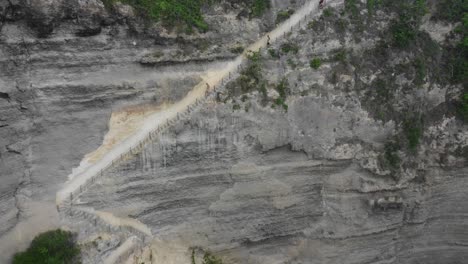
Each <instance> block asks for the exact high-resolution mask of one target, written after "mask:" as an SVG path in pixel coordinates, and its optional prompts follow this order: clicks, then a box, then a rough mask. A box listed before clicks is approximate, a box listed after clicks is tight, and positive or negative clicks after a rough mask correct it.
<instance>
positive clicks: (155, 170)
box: [0, 1, 468, 264]
mask: <svg viewBox="0 0 468 264" xmlns="http://www.w3.org/2000/svg"><path fill="white" fill-rule="evenodd" d="M13 2H14V1H12V3H13ZM238 2H239V1H229V4H227V3H222V4H220V5H216V6H214V7H213V8H210V9H207V10H205V13H206V14H207V17H206V21H208V22H209V24H210V25H212V31H209V32H207V33H205V34H195V35H193V36H187V35H184V34H180V35H176V34H174V33H173V32H170V31H166V30H163V29H161V28H160V27H159V25H154V26H152V27H144V26H142V25H141V24H139V23H138V21H135V18H134V15H135V14H134V12H133V10H132V9H131V8H129V7H128V6H125V5H121V4H117V5H115V6H114V10H113V12H114V13H112V14H110V13H109V12H108V10H106V9H105V8H104V7H103V5H102V4H101V3H100V2H99V1H65V2H58V1H28V2H21V4H18V3H13V5H17V6H19V7H21V8H20V9H18V10H19V11H18V12H16V13H15V14H17V15H15V16H13V15H11V14H13V13H12V11H8V12H6V13H5V12H4V14H9V15H8V16H5V15H3V20H2V21H3V22H4V23H2V25H3V28H2V29H1V30H2V31H1V32H2V35H1V42H0V58H1V59H0V113H1V115H0V158H1V161H0V164H1V165H0V168H2V169H1V170H0V172H1V175H0V176H1V177H0V181H1V183H2V184H1V185H0V186H1V187H0V193H1V194H2V195H0V213H1V214H0V256H1V257H3V258H5V259H6V258H7V257H8V256H9V255H11V253H12V252H14V251H16V250H17V248H21V246H24V245H25V244H26V242H27V241H28V240H29V239H30V238H31V237H32V236H33V235H34V234H36V233H37V232H39V231H41V228H44V229H46V228H52V227H55V226H57V225H59V221H60V219H59V216H58V215H57V212H56V210H55V201H54V199H55V193H56V191H57V190H59V189H60V187H61V186H60V185H61V184H62V183H63V182H65V181H66V180H67V179H66V175H69V174H70V172H71V170H72V168H74V167H77V166H78V164H79V163H80V161H83V162H87V161H89V159H91V158H90V156H92V157H94V155H95V156H98V157H99V150H98V151H97V154H96V153H93V155H88V156H87V157H86V158H85V159H84V160H82V158H83V156H84V155H85V154H87V153H90V152H91V151H93V150H95V149H96V148H97V147H98V146H99V145H100V143H101V142H102V141H103V139H104V134H105V133H106V131H107V130H108V129H109V128H112V127H114V126H119V125H120V126H122V124H121V123H119V122H120V121H121V119H120V118H122V120H124V119H125V118H127V119H130V120H131V116H132V115H133V114H135V115H138V116H140V114H141V116H145V113H146V112H145V111H147V110H148V112H151V111H157V108H154V107H160V106H162V105H164V103H168V102H169V103H170V102H176V101H178V100H180V98H182V97H183V96H184V95H185V94H186V93H187V92H188V91H189V90H190V89H191V88H192V87H193V85H194V84H196V83H198V82H199V80H200V78H199V76H200V75H202V73H204V72H206V71H208V72H210V70H211V69H217V70H218V69H221V68H222V67H223V66H224V65H225V64H224V63H225V61H227V60H229V59H230V58H232V57H234V56H236V52H235V51H236V50H238V48H239V47H246V46H247V44H248V43H249V42H251V41H252V40H255V39H257V38H258V36H259V35H260V33H261V32H263V31H264V30H266V29H269V28H272V27H273V24H274V22H275V18H276V12H277V11H279V10H284V9H287V8H293V9H299V7H300V5H301V4H303V2H304V1H295V3H291V2H290V1H272V10H270V12H269V13H268V14H266V15H265V17H264V18H263V20H258V19H253V20H249V19H248V18H247V17H248V16H247V15H246V14H245V12H244V14H245V16H244V15H243V14H241V13H242V12H241V11H239V10H238V7H239V6H241V5H242V3H238ZM13 5H8V6H7V8H9V9H8V10H11V8H12V6H13ZM33 6H34V10H32V7H33ZM3 8H4V9H3V10H6V9H5V7H3ZM348 8H349V7H348ZM351 8H352V7H351ZM358 8H359V9H358V10H360V13H356V12H353V9H351V10H348V9H346V10H344V9H341V8H339V9H338V10H327V11H326V12H327V13H326V15H325V16H323V17H321V18H319V19H316V20H314V21H313V22H311V23H307V25H304V24H302V27H301V28H300V29H299V28H298V29H294V30H293V33H292V34H284V36H283V38H282V40H281V41H280V42H279V43H273V44H271V45H270V46H269V47H268V49H267V50H265V49H264V50H262V52H261V53H260V55H261V56H260V57H261V59H260V60H261V62H260V63H261V73H260V74H259V76H260V78H259V79H260V80H259V83H261V84H264V86H262V87H258V89H257V88H255V89H253V90H249V91H241V89H240V85H239V86H237V84H238V82H232V83H230V84H228V85H227V89H232V90H222V91H219V93H218V94H217V95H216V97H215V98H216V100H215V101H210V102H209V103H208V104H206V105H204V106H203V107H201V109H198V110H197V111H196V112H194V113H192V115H191V116H189V117H188V116H185V115H184V116H183V117H182V118H181V120H179V121H178V122H173V123H171V126H170V128H169V129H168V130H165V133H164V134H162V135H160V136H159V137H158V138H152V139H151V142H150V143H149V144H146V145H144V146H142V147H141V148H139V149H142V150H141V152H140V153H138V154H135V155H133V154H132V155H129V156H126V157H125V159H124V161H123V162H122V163H120V164H116V165H115V166H112V167H111V168H110V169H108V170H105V171H104V172H103V175H102V177H99V178H96V180H95V181H94V183H93V184H92V185H91V186H89V187H88V188H87V189H85V190H83V191H82V194H81V195H80V196H79V197H73V198H74V199H73V205H72V204H67V207H68V208H69V209H70V210H67V211H62V212H61V214H62V215H61V217H62V219H61V220H62V221H63V222H61V224H64V225H67V226H68V227H70V228H72V229H74V230H75V231H77V232H78V233H79V240H80V243H81V244H82V245H83V247H82V248H83V260H84V262H85V263H101V262H104V261H106V260H109V261H110V260H112V261H115V260H116V259H117V260H119V261H125V260H127V259H130V260H135V259H139V260H143V259H144V260H145V261H147V262H148V263H151V259H152V260H153V261H163V263H171V262H172V263H178V264H180V263H190V254H191V252H192V249H195V251H197V250H201V251H205V250H208V251H210V252H213V253H214V254H216V255H218V256H221V257H222V258H223V259H224V260H225V262H226V263H270V262H274V263H418V262H424V263H428V264H431V263H434V264H435V263H446V262H447V263H461V261H463V260H464V259H465V258H466V246H467V241H466V239H467V236H466V232H465V231H464V230H466V223H467V222H468V221H467V219H466V217H465V215H466V212H467V210H468V208H466V206H465V204H466V202H465V201H466V199H467V198H468V197H467V195H466V192H465V191H464V190H466V187H467V186H466V185H467V184H468V183H467V181H466V179H465V178H466V177H464V176H465V175H466V173H467V170H466V167H467V166H466V164H467V157H466V149H467V146H468V135H467V133H466V125H464V124H463V123H462V122H461V121H460V120H459V119H457V117H456V114H455V113H454V111H453V110H452V107H453V103H452V102H453V100H455V98H456V96H458V94H459V92H460V87H459V86H458V85H453V84H451V83H449V82H447V81H446V80H444V76H443V75H440V74H435V73H436V72H437V71H436V69H437V67H438V66H437V65H444V56H443V54H439V53H438V52H437V49H431V47H432V46H431V45H433V44H434V45H439V46H438V47H439V48H440V49H442V48H443V46H440V45H444V41H443V40H442V39H441V38H444V37H445V36H448V34H445V33H444V34H442V35H440V36H439V35H437V34H435V33H434V32H429V33H430V34H427V33H425V32H424V31H422V32H419V33H418V39H417V41H416V43H417V45H419V46H417V47H412V48H411V49H410V50H409V51H402V50H399V49H396V48H393V47H392V46H391V45H390V44H389V39H390V37H389V36H388V34H387V33H388V28H389V22H390V21H392V19H393V18H394V17H395V14H394V13H392V12H393V11H391V10H384V11H382V10H377V11H375V12H377V15H374V16H372V14H371V13H370V11H369V10H367V9H366V8H364V6H363V5H361V4H359V6H358ZM15 10H16V9H15ZM0 11H1V10H0ZM239 12H241V13H239ZM0 13H1V12H0ZM22 13H24V14H28V15H27V16H28V18H27V19H37V21H39V22H38V23H37V25H39V28H36V29H35V31H34V32H30V31H29V28H28V27H25V26H24V24H23V22H25V20H21V14H22ZM357 15H361V16H357ZM5 17H8V19H4V18H5ZM425 21H429V20H427V19H426V20H425ZM5 22H6V23H5ZM447 27H448V28H450V27H449V26H447ZM421 29H422V30H425V27H421ZM37 33H39V35H40V36H41V37H43V38H40V39H38V38H36V36H37V35H36V34H37ZM434 36H436V39H435V40H436V42H434V41H433V39H432V38H433V37H434ZM418 47H421V48H418ZM428 51H431V52H433V55H428V53H421V52H428ZM416 55H417V56H423V55H424V56H426V55H427V56H428V58H430V59H428V60H427V62H426V63H427V64H426V68H425V71H426V72H427V74H426V75H425V76H421V72H420V71H419V72H418V70H417V69H416V68H415V66H414V65H419V64H418V63H417V62H416V61H415V59H416V58H417V56H416ZM312 59H319V61H320V62H321V65H319V67H318V68H317V69H315V68H313V67H311V60H312ZM436 76H440V78H439V77H437V78H436ZM283 80H284V82H283ZM281 87H282V88H281ZM263 89H264V90H263ZM145 109H146V110H145ZM109 120H110V121H109ZM421 120H423V121H421ZM409 122H415V124H416V125H411V124H409ZM123 124H125V123H123ZM130 124H132V123H130ZM419 128H420V129H421V135H420V138H419V142H418V145H417V147H416V148H414V149H411V148H410V142H409V139H408V138H409V136H408V134H407V133H408V131H410V132H411V131H413V132H414V131H419ZM109 134H112V133H109ZM112 139H113V138H112V137H111V135H110V136H109V137H107V136H106V138H105V139H104V143H105V144H107V143H109V144H111V143H112ZM105 144H103V145H105ZM104 147H105V146H104ZM104 149H105V148H104ZM38 211H41V212H38ZM44 212H45V213H44ZM44 215H46V216H47V217H44ZM49 216H50V217H49ZM130 227H133V228H130ZM135 227H137V228H135ZM19 231H21V232H19ZM135 237H136V238H135ZM11 241H18V243H19V245H18V244H14V243H11ZM21 242H23V244H21ZM13 244H14V245H13ZM132 252H133V253H132ZM132 254H133V255H132ZM2 261H4V259H1V258H0V262H2ZM140 263H141V262H140Z"/></svg>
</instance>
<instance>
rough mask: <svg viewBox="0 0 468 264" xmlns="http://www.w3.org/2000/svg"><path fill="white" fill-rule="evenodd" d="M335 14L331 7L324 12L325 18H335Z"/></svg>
mask: <svg viewBox="0 0 468 264" xmlns="http://www.w3.org/2000/svg"><path fill="white" fill-rule="evenodd" d="M333 13H334V12H333V9H332V8H330V7H328V8H326V9H325V10H323V16H324V17H331V16H333Z"/></svg>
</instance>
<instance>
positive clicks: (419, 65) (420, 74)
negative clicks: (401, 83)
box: [414, 58, 426, 85]
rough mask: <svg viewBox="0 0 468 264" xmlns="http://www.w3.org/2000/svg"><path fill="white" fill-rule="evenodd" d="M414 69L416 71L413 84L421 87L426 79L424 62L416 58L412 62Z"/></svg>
mask: <svg viewBox="0 0 468 264" xmlns="http://www.w3.org/2000/svg"><path fill="white" fill-rule="evenodd" d="M414 69H415V71H416V76H415V79H414V84H416V85H422V84H423V83H424V79H425V78H426V63H425V62H424V60H423V59H421V58H417V59H416V60H415V61H414Z"/></svg>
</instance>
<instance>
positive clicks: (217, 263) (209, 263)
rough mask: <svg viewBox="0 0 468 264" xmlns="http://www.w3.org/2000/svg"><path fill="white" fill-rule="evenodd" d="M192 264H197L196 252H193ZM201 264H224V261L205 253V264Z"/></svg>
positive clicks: (203, 263)
mask: <svg viewBox="0 0 468 264" xmlns="http://www.w3.org/2000/svg"><path fill="white" fill-rule="evenodd" d="M192 264H197V263H196V262H195V250H192ZM201 264H223V261H222V260H221V259H220V258H218V257H216V256H214V255H213V254H211V253H209V252H205V254H204V255H203V262H202V263H201Z"/></svg>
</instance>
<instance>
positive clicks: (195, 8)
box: [103, 0, 211, 33]
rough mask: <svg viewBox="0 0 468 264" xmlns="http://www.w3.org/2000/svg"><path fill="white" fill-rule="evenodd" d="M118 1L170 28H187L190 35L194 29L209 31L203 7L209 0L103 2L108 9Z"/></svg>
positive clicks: (109, 0) (122, 0)
mask: <svg viewBox="0 0 468 264" xmlns="http://www.w3.org/2000/svg"><path fill="white" fill-rule="evenodd" d="M117 1H120V2H122V3H124V4H129V5H131V6H132V7H133V8H135V10H136V11H137V12H138V13H139V14H140V15H141V16H143V17H145V18H147V19H150V20H153V21H162V22H163V23H164V25H165V26H168V27H175V26H178V27H185V29H186V31H187V32H188V33H190V32H191V31H192V30H193V28H194V27H195V28H198V29H199V30H201V31H207V30H208V24H206V22H205V20H204V18H203V15H202V13H201V7H202V5H203V4H206V3H207V2H208V1H209V0H158V1H156V0H103V2H104V4H105V5H106V6H107V7H110V6H111V4H112V3H114V2H117ZM210 2H211V1H210Z"/></svg>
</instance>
